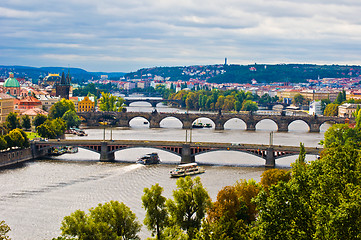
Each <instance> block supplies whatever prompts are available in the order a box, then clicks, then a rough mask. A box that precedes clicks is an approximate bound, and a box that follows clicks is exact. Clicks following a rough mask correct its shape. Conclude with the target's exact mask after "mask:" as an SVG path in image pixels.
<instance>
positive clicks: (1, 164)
mask: <svg viewBox="0 0 361 240" xmlns="http://www.w3.org/2000/svg"><path fill="white" fill-rule="evenodd" d="M33 159H34V156H33V154H32V151H31V148H26V149H13V150H10V151H4V152H0V168H5V167H9V166H12V165H15V164H18V163H22V162H25V161H29V160H33Z"/></svg>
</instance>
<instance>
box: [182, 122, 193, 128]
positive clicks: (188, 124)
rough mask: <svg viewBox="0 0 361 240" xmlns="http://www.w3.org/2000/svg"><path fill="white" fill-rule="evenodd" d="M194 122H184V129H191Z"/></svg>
mask: <svg viewBox="0 0 361 240" xmlns="http://www.w3.org/2000/svg"><path fill="white" fill-rule="evenodd" d="M191 128H192V122H191V121H183V129H191Z"/></svg>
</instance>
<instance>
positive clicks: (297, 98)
mask: <svg viewBox="0 0 361 240" xmlns="http://www.w3.org/2000/svg"><path fill="white" fill-rule="evenodd" d="M293 100H294V102H295V104H297V105H302V104H303V102H304V101H305V97H304V96H303V95H302V94H300V93H297V94H296V95H295V96H294V97H293Z"/></svg>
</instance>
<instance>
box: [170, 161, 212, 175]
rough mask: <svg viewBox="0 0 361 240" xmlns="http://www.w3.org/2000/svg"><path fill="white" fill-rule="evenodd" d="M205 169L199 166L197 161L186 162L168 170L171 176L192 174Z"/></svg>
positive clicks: (202, 171)
mask: <svg viewBox="0 0 361 240" xmlns="http://www.w3.org/2000/svg"><path fill="white" fill-rule="evenodd" d="M205 171H206V170H205V169H204V168H202V167H199V166H198V164H197V163H186V164H181V165H178V167H176V168H175V169H173V170H171V171H170V176H171V177H185V176H188V175H194V174H199V173H204V172H205Z"/></svg>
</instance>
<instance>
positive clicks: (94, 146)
mask: <svg viewBox="0 0 361 240" xmlns="http://www.w3.org/2000/svg"><path fill="white" fill-rule="evenodd" d="M55 146H74V147H79V148H84V149H88V150H90V151H93V152H96V153H99V154H100V161H114V153H115V152H117V151H120V150H123V149H127V148H139V147H148V148H156V149H161V150H164V151H168V152H171V153H173V154H176V155H178V156H180V157H181V163H190V162H194V161H195V156H196V155H198V154H202V153H206V152H211V151H220V150H223V151H240V152H245V153H248V154H251V155H255V156H258V157H261V158H263V159H264V160H265V166H266V167H274V166H275V160H276V159H278V158H281V157H286V156H290V155H298V154H299V152H300V147H293V146H280V145H279V146H275V145H271V146H270V145H260V144H241V143H212V142H192V143H190V142H187V143H185V142H179V141H145V140H113V141H110V140H109V141H99V140H49V141H35V142H33V146H32V147H33V150H34V151H35V154H36V155H44V154H47V153H49V150H50V149H51V148H52V147H55ZM305 150H306V153H307V154H313V155H319V154H320V152H321V151H322V150H323V148H317V147H316V148H311V147H306V148H305Z"/></svg>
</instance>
